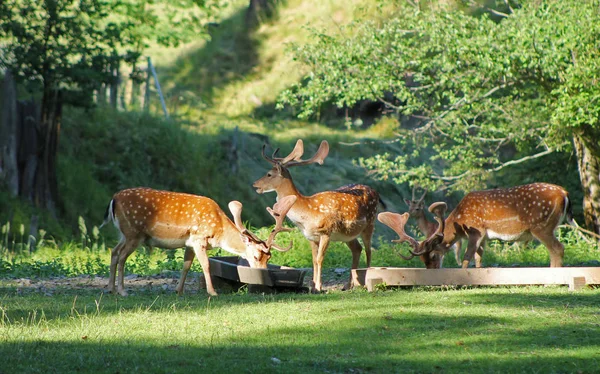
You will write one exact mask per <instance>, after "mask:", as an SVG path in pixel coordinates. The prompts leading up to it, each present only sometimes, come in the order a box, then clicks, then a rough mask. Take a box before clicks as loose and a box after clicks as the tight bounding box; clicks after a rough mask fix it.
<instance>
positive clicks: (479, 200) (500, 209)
mask: <svg viewBox="0 0 600 374" xmlns="http://www.w3.org/2000/svg"><path fill="white" fill-rule="evenodd" d="M565 217H566V218H567V220H568V221H569V222H572V221H573V218H572V212H571V201H570V199H569V193H568V192H567V191H566V190H565V189H564V188H562V187H560V186H556V185H553V184H549V183H532V184H526V185H523V186H516V187H511V188H501V189H494V190H486V191H475V192H470V193H468V194H467V195H466V196H465V197H464V198H463V199H462V200H461V202H460V203H459V204H458V205H457V207H456V208H455V209H454V210H453V211H452V212H451V213H450V214H449V215H448V218H446V220H445V221H444V223H445V228H444V230H443V240H442V241H441V242H440V243H436V244H435V245H428V246H426V247H427V248H425V252H424V253H426V252H431V251H435V252H438V253H445V252H447V251H448V250H449V248H450V246H452V245H453V244H454V243H455V242H457V241H458V240H461V239H463V238H464V239H467V240H468V247H467V251H466V252H465V255H464V258H463V261H462V267H463V268H466V267H468V265H469V262H470V260H471V259H472V258H473V254H474V253H475V251H476V250H477V249H478V248H480V247H482V246H483V244H484V241H485V240H487V239H500V240H502V241H528V240H531V239H537V240H539V241H540V242H542V244H544V245H545V246H546V248H547V249H548V252H549V253H550V266H551V267H560V266H562V264H563V256H564V246H563V245H562V243H561V242H559V241H558V239H556V236H555V235H554V231H555V230H556V227H557V226H558V225H559V224H560V223H561V222H562V221H563V219H564V218H565Z"/></svg>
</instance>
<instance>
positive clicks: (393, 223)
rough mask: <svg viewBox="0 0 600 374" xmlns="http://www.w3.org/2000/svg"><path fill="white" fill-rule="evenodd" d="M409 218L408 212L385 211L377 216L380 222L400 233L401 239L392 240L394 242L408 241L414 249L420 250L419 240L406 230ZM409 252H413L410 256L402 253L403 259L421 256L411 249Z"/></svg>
mask: <svg viewBox="0 0 600 374" xmlns="http://www.w3.org/2000/svg"><path fill="white" fill-rule="evenodd" d="M408 218H409V214H408V213H404V214H398V213H392V212H383V213H379V215H378V216H377V219H378V220H379V222H381V223H383V224H384V225H386V226H388V227H390V228H391V229H392V230H394V232H396V234H398V236H399V239H394V240H392V241H393V242H394V243H402V242H408V244H410V245H411V246H412V247H413V249H414V250H415V251H416V252H418V251H419V242H417V241H416V240H415V239H414V238H413V237H411V236H409V235H407V234H406V231H404V225H406V222H407V221H408ZM409 252H410V254H411V256H410V257H406V256H404V255H403V254H400V257H402V258H403V259H405V260H407V261H408V260H410V259H412V258H413V257H415V256H420V254H419V253H415V252H413V251H411V250H409Z"/></svg>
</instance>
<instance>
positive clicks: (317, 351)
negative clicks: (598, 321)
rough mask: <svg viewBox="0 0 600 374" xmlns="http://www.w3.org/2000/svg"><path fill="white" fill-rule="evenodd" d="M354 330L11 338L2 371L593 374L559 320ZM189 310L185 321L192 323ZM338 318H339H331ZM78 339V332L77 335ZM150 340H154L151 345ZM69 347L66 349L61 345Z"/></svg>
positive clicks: (410, 322) (419, 320)
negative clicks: (532, 324) (525, 324)
mask: <svg viewBox="0 0 600 374" xmlns="http://www.w3.org/2000/svg"><path fill="white" fill-rule="evenodd" d="M383 310H385V308H384V307H383V306H381V307H378V308H376V309H375V310H374V311H369V312H370V313H371V314H372V318H368V319H362V320H360V321H353V323H352V325H350V326H349V324H348V321H349V320H352V319H354V318H355V317H354V316H353V314H354V312H355V311H354V310H352V309H351V310H347V311H346V310H343V311H342V310H332V311H330V312H329V314H336V316H332V317H331V318H334V317H336V319H335V320H337V321H338V322H337V323H332V324H329V325H322V324H317V325H315V324H314V323H313V324H311V323H307V324H306V325H305V326H302V327H296V328H270V329H268V330H261V329H260V328H259V327H257V329H256V333H251V334H248V333H246V334H240V335H236V336H232V335H230V334H228V333H227V331H226V328H224V329H223V332H221V333H218V332H217V333H215V334H214V335H213V336H212V337H204V338H203V339H198V338H197V337H198V336H200V335H198V333H197V332H196V331H194V330H193V327H192V326H190V330H189V336H188V335H180V334H174V335H169V333H167V332H166V331H165V334H164V335H160V334H158V335H157V334H153V335H152V334H149V332H148V331H142V330H140V331H139V334H138V335H137V336H136V334H135V333H134V334H133V335H131V334H129V335H126V334H123V335H124V336H125V337H121V336H119V335H120V334H117V335H116V336H103V335H102V334H101V333H95V334H94V335H92V334H90V335H89V336H88V335H82V334H83V333H84V332H81V331H79V330H78V331H73V332H72V334H69V335H70V336H68V337H66V338H65V340H67V341H52V342H51V341H45V340H42V339H40V340H35V341H27V340H26V339H23V340H21V339H16V340H21V341H16V342H15V341H13V342H10V343H6V342H2V343H0V348H2V350H3V368H2V371H4V370H6V369H7V368H10V371H13V372H61V373H66V372H95V373H98V372H107V373H108V372H110V373H116V372H121V373H122V372H138V371H143V372H184V371H185V372H189V371H190V370H194V371H200V370H204V371H209V372H239V371H244V372H258V371H270V372H286V373H289V372H292V373H296V372H298V373H300V372H302V373H305V372H340V373H341V372H347V373H353V372H381V373H384V372H385V373H389V372H428V373H429V372H465V371H467V372H503V373H506V372H577V371H580V372H584V373H586V372H594V371H596V370H597V368H598V364H599V360H600V355H599V354H598V347H599V346H600V336H599V334H597V332H598V331H597V329H596V331H595V333H594V331H592V330H591V328H590V327H585V326H581V324H578V323H576V322H568V321H565V322H564V323H561V324H560V325H556V324H554V325H551V326H548V327H544V326H536V327H534V328H523V329H521V328H520V326H519V325H520V321H518V320H513V319H506V318H496V317H491V316H456V317H452V318H448V317H447V316H438V315H434V314H425V313H412V312H406V313H402V314H397V313H396V314H393V313H388V314H385V315H382V311H383ZM193 313H194V312H193V311H190V314H193ZM337 315H339V317H337ZM83 331H85V329H83ZM149 335H152V336H149ZM68 340H71V341H68Z"/></svg>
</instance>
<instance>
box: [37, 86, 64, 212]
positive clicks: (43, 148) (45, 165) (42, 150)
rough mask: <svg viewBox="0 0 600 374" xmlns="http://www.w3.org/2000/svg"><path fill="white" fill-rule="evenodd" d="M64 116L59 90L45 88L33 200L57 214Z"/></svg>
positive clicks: (39, 205)
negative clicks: (58, 154)
mask: <svg viewBox="0 0 600 374" xmlns="http://www.w3.org/2000/svg"><path fill="white" fill-rule="evenodd" d="M61 116H62V98H61V93H60V91H58V90H53V89H45V90H44V96H43V98H42V108H41V120H40V127H39V141H40V144H39V146H40V147H39V151H38V165H37V170H36V173H35V185H34V195H33V201H34V203H35V204H36V205H37V206H38V207H43V208H46V209H48V210H49V211H50V212H52V213H53V214H56V201H57V199H58V184H57V179H56V159H57V153H58V137H59V134H60V123H61V118H62V117H61Z"/></svg>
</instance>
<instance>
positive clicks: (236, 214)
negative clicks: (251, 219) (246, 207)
mask: <svg viewBox="0 0 600 374" xmlns="http://www.w3.org/2000/svg"><path fill="white" fill-rule="evenodd" d="M227 206H228V207H229V211H230V212H231V215H233V222H234V223H235V225H236V226H237V228H238V230H240V231H244V230H246V227H244V223H243V222H242V203H240V202H239V201H236V200H234V201H230V202H229V204H228V205H227Z"/></svg>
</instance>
